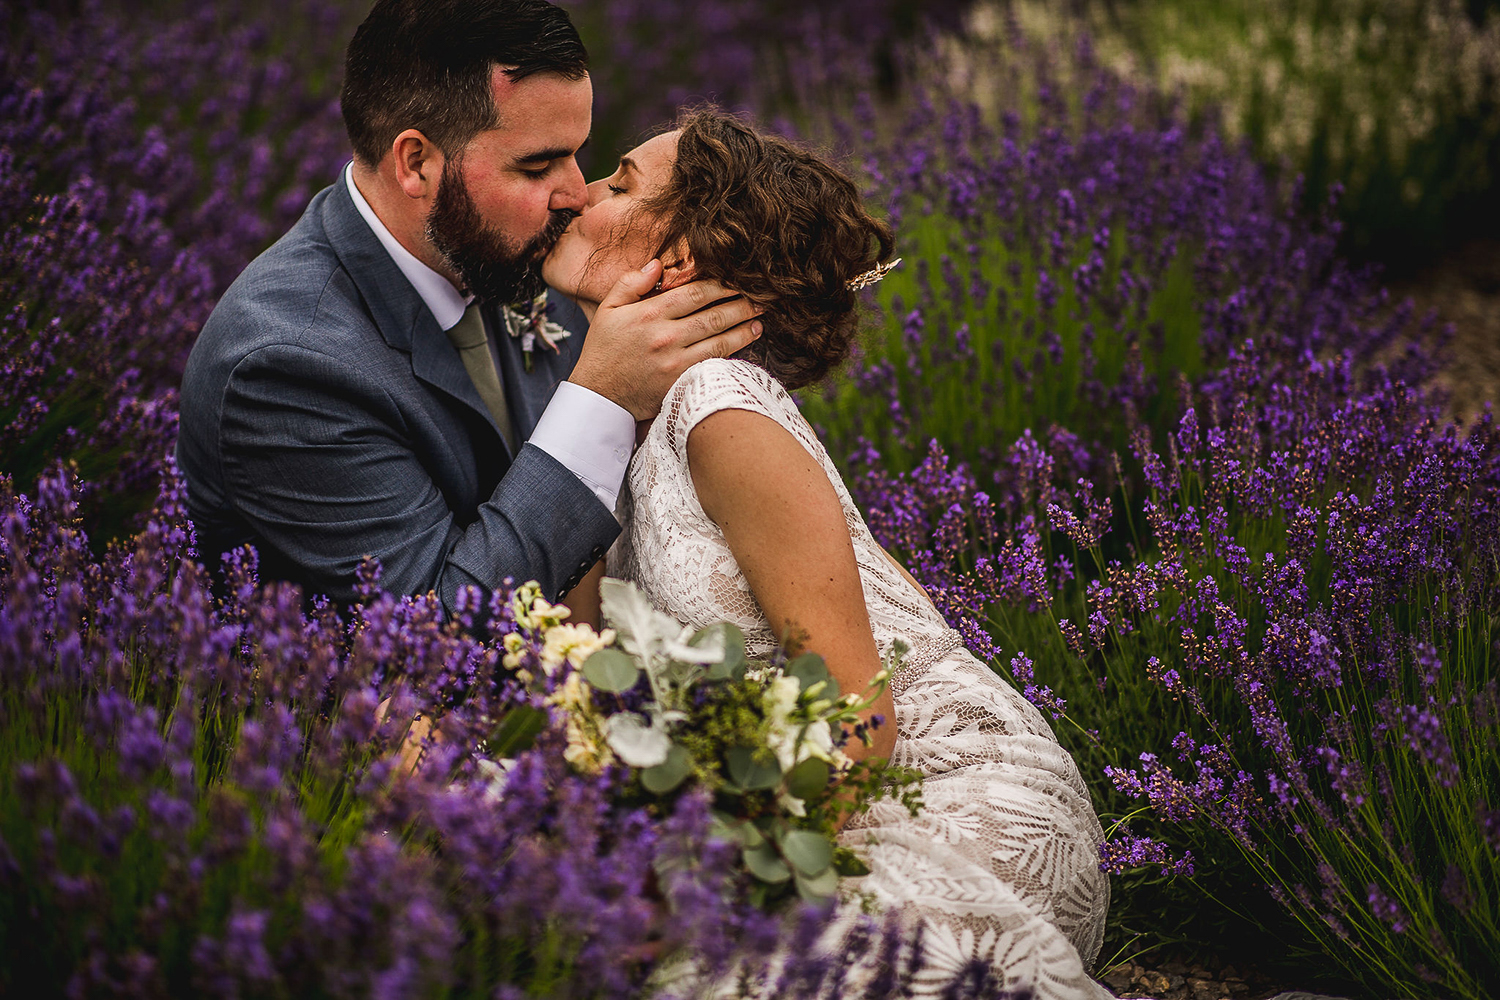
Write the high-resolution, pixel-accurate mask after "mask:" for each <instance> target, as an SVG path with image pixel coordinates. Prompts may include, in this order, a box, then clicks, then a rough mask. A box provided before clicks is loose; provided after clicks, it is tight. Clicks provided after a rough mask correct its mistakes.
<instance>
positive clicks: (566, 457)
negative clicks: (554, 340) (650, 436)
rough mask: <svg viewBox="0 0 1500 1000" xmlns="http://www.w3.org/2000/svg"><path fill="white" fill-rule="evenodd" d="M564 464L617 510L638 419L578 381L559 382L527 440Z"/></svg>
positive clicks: (607, 504) (604, 501) (602, 500)
mask: <svg viewBox="0 0 1500 1000" xmlns="http://www.w3.org/2000/svg"><path fill="white" fill-rule="evenodd" d="M527 440H528V441H530V442H531V443H532V444H534V445H536V446H537V447H538V448H540V449H542V450H543V451H545V452H546V453H547V454H549V455H551V456H552V457H553V458H555V459H557V460H558V461H559V462H561V463H562V464H563V466H564V467H565V468H567V470H568V471H569V472H571V473H573V475H575V476H577V477H578V479H579V481H580V482H582V483H583V485H585V486H587V487H588V488H589V489H590V490H591V491H593V494H594V496H596V497H598V498H599V500H600V502H601V503H603V504H604V506H605V507H607V508H609V510H611V511H613V510H614V509H615V501H616V500H618V499H619V495H620V486H621V484H622V483H624V482H625V470H626V468H628V467H629V465H630V453H631V451H632V449H634V448H635V418H634V417H632V416H631V415H630V411H629V410H627V409H625V408H624V407H623V406H620V405H619V404H618V403H615V402H612V401H611V400H608V399H605V398H604V397H603V396H601V395H599V394H598V393H597V392H595V391H594V390H592V389H586V388H584V387H583V386H581V385H578V384H577V383H575V382H561V383H558V386H557V391H556V392H554V393H553V395H552V401H551V402H550V403H548V404H547V409H546V410H544V411H543V412H542V419H541V420H539V421H537V425H536V430H534V431H532V432H531V437H530V438H528V439H527Z"/></svg>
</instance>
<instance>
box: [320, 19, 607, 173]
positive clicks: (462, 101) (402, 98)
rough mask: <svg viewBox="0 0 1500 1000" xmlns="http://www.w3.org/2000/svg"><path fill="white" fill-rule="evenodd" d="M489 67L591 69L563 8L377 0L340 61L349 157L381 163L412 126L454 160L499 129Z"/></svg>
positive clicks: (519, 72) (570, 73) (526, 71)
mask: <svg viewBox="0 0 1500 1000" xmlns="http://www.w3.org/2000/svg"><path fill="white" fill-rule="evenodd" d="M496 65H499V66H506V67H510V68H508V69H507V70H506V71H505V72H506V75H507V76H509V77H510V78H511V79H512V80H520V79H523V78H524V77H528V76H531V75H532V74H534V73H557V74H559V75H561V76H563V77H564V78H566V79H569V80H579V79H582V78H583V77H584V76H585V75H586V74H587V73H588V51H587V50H586V49H585V48H584V47H583V41H582V40H581V39H580V38H579V37H578V31H577V29H575V28H574V27H573V22H572V20H571V19H570V18H569V17H568V13H567V11H565V10H563V9H562V8H561V7H557V6H554V5H553V4H550V3H547V2H546V0H378V2H377V3H376V4H375V6H374V8H372V9H371V11H370V14H369V16H368V17H366V18H365V20H364V23H363V24H361V25H360V26H359V28H358V30H356V31H355V32H354V38H353V39H352V40H351V41H350V42H349V51H348V53H347V55H346V56H345V59H344V89H343V93H342V95H341V102H342V105H343V112H344V127H345V129H347V130H348V132H349V141H350V143H351V144H353V146H354V155H355V156H356V157H358V158H359V160H360V162H362V163H365V164H367V165H372V166H373V165H374V164H376V163H379V162H380V160H381V158H382V157H384V156H385V154H386V152H387V151H388V150H389V149H390V148H391V144H392V143H394V142H395V141H396V136H398V135H400V134H401V133H402V132H404V131H405V130H406V129H409V128H414V129H418V130H419V131H421V132H422V134H423V135H425V136H427V138H428V139H431V140H432V141H433V142H434V143H436V144H437V147H438V148H439V149H441V150H443V152H444V153H447V154H450V155H452V154H453V153H455V152H456V151H457V150H459V149H461V148H463V146H464V145H466V144H467V143H468V142H469V140H470V139H472V138H474V136H476V135H478V134H479V133H480V132H483V131H485V130H487V129H492V128H496V127H498V126H499V124H500V122H499V113H498V112H497V111H496V109H495V101H494V98H493V96H492V94H491V92H490V75H491V73H492V71H493V67H495V66H496Z"/></svg>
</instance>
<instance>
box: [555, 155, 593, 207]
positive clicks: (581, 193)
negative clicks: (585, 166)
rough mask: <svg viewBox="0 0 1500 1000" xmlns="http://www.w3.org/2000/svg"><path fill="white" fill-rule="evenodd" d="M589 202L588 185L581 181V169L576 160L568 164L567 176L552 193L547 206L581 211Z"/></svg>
mask: <svg viewBox="0 0 1500 1000" xmlns="http://www.w3.org/2000/svg"><path fill="white" fill-rule="evenodd" d="M588 204H589V190H588V185H586V184H585V183H584V182H583V171H582V170H580V169H579V168H578V162H577V161H576V160H574V161H571V162H570V163H569V164H568V176H567V177H566V178H565V179H564V181H563V183H562V184H561V185H560V186H559V187H558V189H557V190H556V191H555V192H553V194H552V204H551V205H550V206H548V207H549V208H551V209H553V210H554V211H556V210H557V209H560V208H566V209H569V210H570V211H574V212H582V211H583V210H584V208H586V207H587V206H588Z"/></svg>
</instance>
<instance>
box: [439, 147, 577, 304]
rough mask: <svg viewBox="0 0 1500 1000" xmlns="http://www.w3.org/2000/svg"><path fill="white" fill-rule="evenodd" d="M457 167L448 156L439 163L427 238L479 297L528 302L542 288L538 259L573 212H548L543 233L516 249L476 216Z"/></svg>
mask: <svg viewBox="0 0 1500 1000" xmlns="http://www.w3.org/2000/svg"><path fill="white" fill-rule="evenodd" d="M459 167H460V165H459V164H457V163H455V162H454V161H453V160H449V161H447V162H446V163H444V164H443V177H442V181H441V183H440V184H439V185H438V191H437V197H436V198H435V199H433V203H432V211H431V212H430V213H428V216H427V238H428V239H429V240H431V241H432V245H433V246H434V247H435V248H436V249H437V252H438V253H440V254H442V255H443V259H444V260H445V261H447V262H448V266H449V267H451V268H453V270H454V272H456V273H457V275H458V280H459V281H461V282H463V285H464V288H465V289H467V290H468V292H469V293H470V294H472V295H473V296H474V297H475V298H476V299H478V300H479V301H481V302H498V303H500V304H502V305H514V304H517V303H525V302H530V301H531V300H532V299H534V298H536V297H537V296H538V295H540V294H541V293H542V292H543V291H544V290H545V289H546V287H547V285H546V283H545V282H544V281H543V280H542V258H544V257H546V256H547V253H548V252H549V251H550V250H551V249H552V247H553V245H554V244H555V243H556V242H557V241H558V239H559V238H561V237H562V234H563V230H565V229H567V228H568V224H569V223H570V222H572V221H573V218H574V216H576V215H577V214H578V213H576V212H572V211H569V210H568V209H565V208H563V209H557V210H555V211H553V212H552V213H551V217H550V218H549V219H548V220H547V224H546V225H545V226H543V227H542V231H541V232H539V233H537V234H536V235H535V236H533V237H532V238H531V239H529V240H527V241H526V242H525V243H524V244H523V245H522V246H521V247H520V248H519V249H517V248H516V247H515V244H513V243H512V242H511V241H510V240H508V239H506V238H505V236H504V234H502V233H501V232H500V231H499V230H498V229H496V228H495V227H493V226H491V225H489V224H487V223H486V222H485V221H484V219H483V218H482V217H481V216H480V214H479V208H478V206H476V205H475V204H474V199H473V197H471V196H470V194H469V188H468V186H467V185H466V184H465V183H464V179H463V174H462V173H461V172H460V169H459Z"/></svg>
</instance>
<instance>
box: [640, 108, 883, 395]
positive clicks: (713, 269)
mask: <svg viewBox="0 0 1500 1000" xmlns="http://www.w3.org/2000/svg"><path fill="white" fill-rule="evenodd" d="M677 128H679V129H680V130H681V135H680V137H679V138H678V140H677V160H676V162H675V163H674V164H673V166H672V177H671V180H670V181H669V182H668V183H667V184H666V186H665V187H663V188H662V190H661V191H660V192H658V193H657V194H655V195H653V196H652V197H651V198H650V199H649V200H648V201H646V202H645V203H644V204H643V205H642V206H641V208H642V210H643V211H645V212H646V213H647V214H649V215H652V216H655V217H656V219H658V220H660V222H659V226H660V228H659V229H658V230H657V232H658V233H659V234H660V237H661V239H660V247H659V249H658V251H657V256H659V257H661V259H662V260H664V261H666V260H670V259H671V258H672V256H675V255H678V254H681V253H682V252H683V250H684V249H685V250H686V252H687V255H688V256H690V258H691V260H692V263H693V267H694V275H695V277H698V278H711V279H714V280H716V281H719V282H721V283H723V284H725V285H727V286H729V287H731V288H734V289H736V290H737V291H739V292H742V293H743V294H744V295H745V296H746V297H747V298H749V299H750V300H751V301H752V302H754V303H756V304H757V305H758V306H760V307H761V308H762V309H764V310H765V311H764V313H763V315H762V316H761V322H762V323H763V324H764V331H763V332H762V334H761V336H760V338H759V339H758V340H756V341H755V342H754V343H753V344H751V345H750V346H749V347H747V348H745V349H744V350H742V351H741V352H740V353H739V354H737V355H736V357H740V358H744V359H746V360H748V361H753V362H755V363H756V364H758V365H760V366H761V367H762V368H765V369H766V370H767V371H768V372H770V373H771V374H772V375H774V376H776V377H777V378H778V379H780V380H781V381H782V383H784V384H785V385H786V386H787V387H788V388H791V389H796V388H799V387H801V386H804V385H808V384H810V383H812V382H816V381H817V380H818V379H820V378H822V377H823V376H824V375H826V374H828V372H829V371H830V370H832V369H833V368H834V367H835V366H837V365H838V364H839V363H840V362H842V361H843V360H844V359H845V358H846V357H848V355H849V348H850V346H851V345H852V344H853V342H854V335H855V330H856V327H857V323H858V320H857V317H856V315H855V305H856V304H857V295H856V293H855V292H852V291H850V289H849V281H850V279H851V278H854V277H857V276H858V275H861V274H863V273H865V272H866V271H869V270H871V269H872V268H874V267H875V266H876V265H878V264H881V263H884V262H885V261H886V260H888V259H890V256H891V251H892V250H893V248H894V245H895V241H894V239H893V238H892V235H891V228H890V226H888V225H886V224H885V223H884V222H882V221H881V220H879V219H876V218H874V217H873V216H871V215H870V214H869V213H868V212H866V211H865V207H864V203H863V201H862V200H861V198H860V196H859V189H858V188H857V187H855V185H854V182H853V181H852V180H850V179H849V177H848V176H847V175H846V174H844V173H843V172H842V171H840V170H839V169H838V168H836V167H834V166H832V165H831V164H829V163H827V162H826V161H824V160H822V159H820V158H818V157H817V156H814V155H813V154H812V153H809V152H807V151H806V150H803V149H800V148H799V147H797V146H795V145H793V144H792V143H790V142H788V141H786V140H785V139H781V138H777V137H775V136H770V135H761V134H760V133H758V132H756V131H755V129H753V128H751V127H750V126H749V125H747V124H746V123H745V122H743V121H741V120H739V119H738V118H735V117H733V116H732V115H729V114H726V113H725V112H723V111H721V110H719V109H718V108H713V107H708V108H699V109H696V110H693V111H689V112H687V113H685V114H684V115H683V116H682V117H681V118H679V119H678V122H677Z"/></svg>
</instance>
